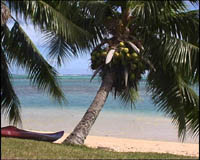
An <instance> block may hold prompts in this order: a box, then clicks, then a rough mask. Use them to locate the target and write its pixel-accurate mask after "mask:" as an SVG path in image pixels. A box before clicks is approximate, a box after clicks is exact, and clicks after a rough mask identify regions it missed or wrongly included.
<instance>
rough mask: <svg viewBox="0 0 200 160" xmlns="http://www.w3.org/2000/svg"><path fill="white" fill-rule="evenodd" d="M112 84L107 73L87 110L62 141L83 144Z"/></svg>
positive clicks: (110, 76)
mask: <svg viewBox="0 0 200 160" xmlns="http://www.w3.org/2000/svg"><path fill="white" fill-rule="evenodd" d="M112 85H113V76H112V74H111V73H108V74H107V75H106V76H105V78H104V79H103V80H102V84H101V87H100V88H99V90H98V92H97V94H96V97H95V98H94V100H93V102H92V104H91V105H90V107H89V108H88V110H87V112H86V113H85V115H84V116H83V118H82V119H81V121H80V122H79V123H78V125H77V126H76V127H75V129H74V130H73V132H72V133H71V134H70V135H69V136H68V137H67V138H66V140H65V141H64V142H63V143H68V144H84V141H85V139H86V137H87V135H88V134H89V131H90V129H91V127H92V126H93V124H94V122H95V120H96V119H97V117H98V115H99V112H100V111H101V109H102V108H103V106H104V104H105V102H106V99H107V97H108V94H109V92H110V90H111V88H112Z"/></svg>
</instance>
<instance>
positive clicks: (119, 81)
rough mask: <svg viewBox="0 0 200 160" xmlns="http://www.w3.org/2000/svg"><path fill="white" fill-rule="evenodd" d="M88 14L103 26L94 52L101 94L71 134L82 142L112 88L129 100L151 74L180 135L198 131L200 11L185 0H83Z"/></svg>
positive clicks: (152, 86) (157, 98)
mask: <svg viewBox="0 0 200 160" xmlns="http://www.w3.org/2000/svg"><path fill="white" fill-rule="evenodd" d="M190 2H191V3H193V4H194V3H198V2H197V1H190ZM83 4H84V5H85V6H84V7H86V8H85V14H87V16H88V17H89V18H93V19H94V21H95V22H96V24H98V25H99V26H101V25H103V26H104V33H105V34H104V35H103V37H104V38H103V39H102V40H101V43H100V44H99V45H98V46H96V47H95V48H94V49H93V51H92V52H91V69H93V70H94V71H95V72H94V75H93V76H92V78H91V80H92V79H93V78H94V77H95V76H96V75H97V74H98V73H99V76H100V77H101V78H102V84H101V86H100V89H99V91H98V92H97V95H96V97H95V99H94V101H93V102H92V104H91V106H90V107H89V108H88V110H87V112H86V113H85V115H84V116H83V118H82V120H81V121H80V122H79V124H78V125H77V126H76V128H75V129H74V131H73V132H72V133H71V134H70V136H69V137H68V138H67V139H66V141H65V142H66V143H72V144H83V143H84V140H85V138H86V137H87V135H88V134H89V130H90V129H91V127H92V125H93V124H94V122H95V120H96V118H97V116H98V114H99V112H100V111H101V109H102V107H103V105H104V103H105V101H106V99H107V96H108V94H109V92H112V93H113V95H114V97H120V98H121V99H122V101H123V102H125V104H127V103H129V102H130V103H131V104H134V103H135V101H136V100H137V98H138V92H137V91H138V84H139V81H140V80H141V78H142V75H143V74H144V73H148V75H147V91H149V93H151V97H152V100H153V102H154V104H155V105H156V106H157V107H158V109H159V110H161V111H163V112H164V113H165V114H166V115H167V116H169V117H171V118H172V122H173V123H174V124H175V125H176V126H178V137H179V138H180V139H182V140H184V138H185V135H186V132H187V131H188V132H191V133H192V135H193V136H197V135H198V131H199V97H198V96H197V94H196V92H195V91H194V90H193V88H192V85H195V84H197V83H198V81H199V34H198V33H199V29H198V28H199V13H198V10H194V11H188V10H187V8H186V5H185V3H184V2H183V1H128V0H127V1H110V0H108V1H104V2H102V1H96V2H83Z"/></svg>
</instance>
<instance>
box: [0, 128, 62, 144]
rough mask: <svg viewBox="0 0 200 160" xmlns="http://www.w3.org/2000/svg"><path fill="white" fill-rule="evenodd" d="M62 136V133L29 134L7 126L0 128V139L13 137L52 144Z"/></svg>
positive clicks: (29, 132)
mask: <svg viewBox="0 0 200 160" xmlns="http://www.w3.org/2000/svg"><path fill="white" fill-rule="evenodd" d="M63 134H64V131H60V132H55V133H38V132H31V131H26V130H22V129H18V128H16V127H13V126H7V127H3V128H1V136H2V137H13V138H23V139H33V140H38V141H48V142H53V141H56V140H57V139H59V138H61V137H62V136H63Z"/></svg>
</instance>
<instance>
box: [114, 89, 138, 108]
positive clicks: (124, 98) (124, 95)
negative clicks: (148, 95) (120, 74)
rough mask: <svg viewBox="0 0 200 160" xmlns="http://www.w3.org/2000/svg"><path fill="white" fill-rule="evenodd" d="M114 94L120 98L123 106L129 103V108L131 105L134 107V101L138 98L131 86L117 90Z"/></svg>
mask: <svg viewBox="0 0 200 160" xmlns="http://www.w3.org/2000/svg"><path fill="white" fill-rule="evenodd" d="M116 94H117V95H116V96H118V97H119V98H120V100H121V102H122V103H123V104H124V105H125V106H126V105H129V104H131V109H132V106H134V107H135V102H136V101H137V100H138V99H139V94H138V91H137V90H136V89H135V88H133V87H131V88H129V87H127V88H126V89H125V90H123V91H122V92H117V93H116ZM116 96H115V97H116Z"/></svg>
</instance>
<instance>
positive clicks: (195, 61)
mask: <svg viewBox="0 0 200 160" xmlns="http://www.w3.org/2000/svg"><path fill="white" fill-rule="evenodd" d="M151 44H154V45H151ZM146 45H148V46H152V47H149V49H147V50H146V54H148V53H152V54H151V61H153V63H155V62H156V61H158V58H157V57H161V58H162V63H163V64H162V65H163V67H165V68H166V70H167V69H168V68H167V65H168V64H171V65H173V66H176V67H177V72H181V73H182V74H183V77H185V80H186V79H188V82H189V81H190V82H191V83H193V84H194V83H197V82H198V80H199V47H198V46H195V45H193V44H191V43H189V42H186V41H184V40H180V39H177V38H174V37H171V36H168V35H165V36H163V37H161V38H157V37H155V36H154V37H153V36H149V38H148V39H147V40H146ZM160 53H162V55H161V54H160Z"/></svg>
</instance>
